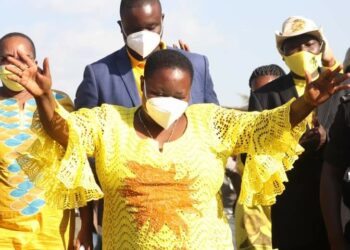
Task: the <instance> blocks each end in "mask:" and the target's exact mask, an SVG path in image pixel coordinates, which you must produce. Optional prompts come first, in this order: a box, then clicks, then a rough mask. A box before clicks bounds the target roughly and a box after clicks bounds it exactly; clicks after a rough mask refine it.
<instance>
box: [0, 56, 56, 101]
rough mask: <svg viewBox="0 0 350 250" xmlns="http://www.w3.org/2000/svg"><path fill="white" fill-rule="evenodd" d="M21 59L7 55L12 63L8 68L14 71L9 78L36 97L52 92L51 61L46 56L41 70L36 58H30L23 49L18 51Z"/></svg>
mask: <svg viewBox="0 0 350 250" xmlns="http://www.w3.org/2000/svg"><path fill="white" fill-rule="evenodd" d="M18 54H19V57H20V59H21V60H18V59H15V58H13V57H7V59H8V61H9V62H10V63H11V65H8V66H6V69H7V70H8V71H10V72H12V73H13V75H8V76H7V77H8V79H10V80H13V81H16V82H18V83H19V84H20V85H22V86H23V87H24V88H25V89H26V90H27V91H28V92H29V93H30V94H31V95H32V96H34V97H35V98H37V97H41V96H43V95H47V94H50V93H51V86H52V82H51V73H50V66H49V61H48V59H47V58H45V60H44V63H43V70H40V69H39V68H38V66H37V65H36V63H35V62H34V60H32V59H30V58H29V57H28V56H27V55H26V54H25V53H24V52H23V51H18Z"/></svg>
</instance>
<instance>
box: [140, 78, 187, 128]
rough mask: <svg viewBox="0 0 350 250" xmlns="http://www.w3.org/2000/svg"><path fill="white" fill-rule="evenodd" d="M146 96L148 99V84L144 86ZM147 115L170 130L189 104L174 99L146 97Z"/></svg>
mask: <svg viewBox="0 0 350 250" xmlns="http://www.w3.org/2000/svg"><path fill="white" fill-rule="evenodd" d="M144 94H145V97H146V84H144ZM146 99H147V101H146V112H147V114H148V115H149V116H150V117H151V118H152V119H153V120H154V121H155V122H156V123H157V124H159V125H160V126H161V127H163V128H165V129H167V128H169V127H170V126H171V125H172V124H173V123H174V122H175V121H176V120H177V119H179V118H180V117H181V116H182V115H183V114H184V113H185V111H186V109H187V107H188V103H187V102H186V101H183V100H179V99H176V98H174V97H163V96H159V97H152V98H150V99H148V98H147V97H146Z"/></svg>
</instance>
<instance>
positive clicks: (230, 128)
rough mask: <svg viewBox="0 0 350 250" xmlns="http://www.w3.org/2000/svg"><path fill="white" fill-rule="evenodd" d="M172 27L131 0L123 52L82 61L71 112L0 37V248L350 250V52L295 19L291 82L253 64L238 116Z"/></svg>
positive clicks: (286, 42)
mask: <svg viewBox="0 0 350 250" xmlns="http://www.w3.org/2000/svg"><path fill="white" fill-rule="evenodd" d="M163 19H164V14H163V11H162V6H161V3H160V1H159V0H122V1H121V5H120V21H119V22H118V24H119V27H120V32H121V33H122V35H123V38H124V42H125V46H123V47H122V48H120V49H119V50H117V51H115V52H113V53H112V54H110V55H107V56H106V57H104V58H102V59H100V60H98V61H97V62H94V63H91V64H89V65H87V66H86V68H85V71H84V73H83V80H82V82H81V83H80V85H79V86H78V88H77V91H76V96H75V100H74V104H73V102H72V101H71V100H70V98H69V97H68V95H66V94H65V93H63V92H61V91H59V90H53V89H52V79H51V73H50V65H49V60H48V59H47V58H45V59H44V61H43V63H42V67H41V63H40V62H39V63H38V62H37V61H36V48H35V45H34V42H33V41H32V39H31V38H30V37H29V36H27V35H26V34H23V33H19V32H12V33H9V34H5V35H3V36H2V37H1V38H0V79H1V82H2V87H1V88H0V138H1V141H0V190H1V199H0V236H1V237H0V249H9V250H10V249H19V250H20V249H25V250H27V249H28V250H43V249H45V250H48V249H85V250H88V249H89V250H92V249H201V250H202V249H208V250H212V249H225V250H228V249H239V250H252V249H257V250H269V249H270V250H272V249H279V250H310V249H317V250H323V249H324V250H327V249H331V250H346V249H350V223H348V224H346V222H347V220H346V219H344V216H342V212H341V206H342V204H343V203H344V204H345V205H346V206H350V152H349V151H350V142H349V141H350V140H349V139H350V94H348V93H347V91H348V89H350V84H349V83H350V81H349V77H350V74H349V73H350V50H349V51H348V53H347V54H346V57H345V60H344V63H343V66H342V65H341V63H340V62H339V61H338V60H337V59H336V58H335V56H334V54H333V52H332V49H331V44H330V42H329V40H328V39H326V37H325V35H324V32H323V30H322V29H321V28H320V26H318V25H316V23H315V22H314V21H313V20H310V19H307V18H305V17H301V16H291V17H288V18H287V19H286V20H285V22H284V23H283V25H282V29H281V31H280V32H277V33H276V37H275V39H276V47H277V53H279V54H280V55H281V57H282V59H283V61H284V62H285V64H286V66H287V67H288V70H289V72H287V73H286V72H284V70H283V69H282V68H281V67H280V66H278V65H277V64H268V65H264V66H259V67H257V68H256V69H255V70H254V71H253V72H252V75H251V76H250V77H247V82H248V84H249V86H250V88H251V93H250V97H249V104H248V110H247V111H242V110H237V109H232V108H228V107H221V106H220V105H219V100H218V98H217V96H216V93H215V91H214V81H213V80H212V78H211V75H210V72H209V65H208V59H207V57H206V56H203V55H200V54H197V53H193V52H190V49H189V46H188V45H187V44H184V43H183V42H180V45H179V48H177V46H168V45H167V44H166V43H165V41H164V40H163V38H162V34H163V29H164V27H163ZM330 40H331V39H330ZM275 63H276V62H275ZM277 63H278V62H277ZM228 159H234V161H235V162H236V169H235V170H232V169H225V166H226V163H227V162H228ZM224 178H226V180H228V179H229V180H230V181H231V182H232V184H233V185H232V187H234V189H235V191H236V193H237V202H234V203H228V204H230V205H229V206H231V208H232V210H234V213H235V215H234V218H235V223H234V225H233V224H232V222H231V223H229V221H228V217H227V215H226V211H227V210H226V209H224V205H223V201H222V200H223V199H225V197H222V196H223V195H222V194H224V195H227V196H229V195H231V194H227V192H223V193H222V192H221V191H220V190H221V189H222V185H223V181H224ZM226 191H227V190H226ZM77 209H79V216H80V220H81V226H80V227H79V228H78V231H76V232H75V230H76V225H75V214H76V211H77ZM229 224H230V225H231V228H230V225H229ZM233 232H234V233H233ZM233 238H235V239H233ZM233 242H235V243H234V244H233Z"/></svg>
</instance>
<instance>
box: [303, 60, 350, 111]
mask: <svg viewBox="0 0 350 250" xmlns="http://www.w3.org/2000/svg"><path fill="white" fill-rule="evenodd" d="M341 70H342V67H341V66H339V67H338V68H336V69H335V70H333V71H331V70H329V69H328V70H326V71H324V72H322V73H321V74H320V76H319V77H318V78H317V80H315V81H312V80H311V75H310V74H309V73H308V72H306V82H307V84H306V87H305V92H304V99H305V101H306V102H307V103H308V104H309V105H311V106H314V107H316V106H318V105H320V104H322V103H324V102H325V101H327V100H328V99H329V98H330V97H331V96H332V95H333V94H334V93H336V92H338V91H340V90H346V89H349V88H350V85H340V84H341V83H342V82H343V81H345V80H346V79H348V78H349V77H350V74H340V73H339V72H340V71H341Z"/></svg>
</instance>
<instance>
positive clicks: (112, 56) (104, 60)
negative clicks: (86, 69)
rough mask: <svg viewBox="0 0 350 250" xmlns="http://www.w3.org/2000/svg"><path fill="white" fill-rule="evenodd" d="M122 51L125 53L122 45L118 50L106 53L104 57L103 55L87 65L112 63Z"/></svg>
mask: <svg viewBox="0 0 350 250" xmlns="http://www.w3.org/2000/svg"><path fill="white" fill-rule="evenodd" d="M124 52H125V53H126V51H125V47H122V48H120V49H119V50H117V51H114V52H113V53H111V54H109V55H107V56H105V57H103V58H101V59H99V60H97V61H95V62H93V63H91V64H89V65H91V66H93V67H95V66H98V65H104V64H109V63H114V62H115V61H116V60H117V58H118V57H120V55H121V54H123V53H124Z"/></svg>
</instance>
